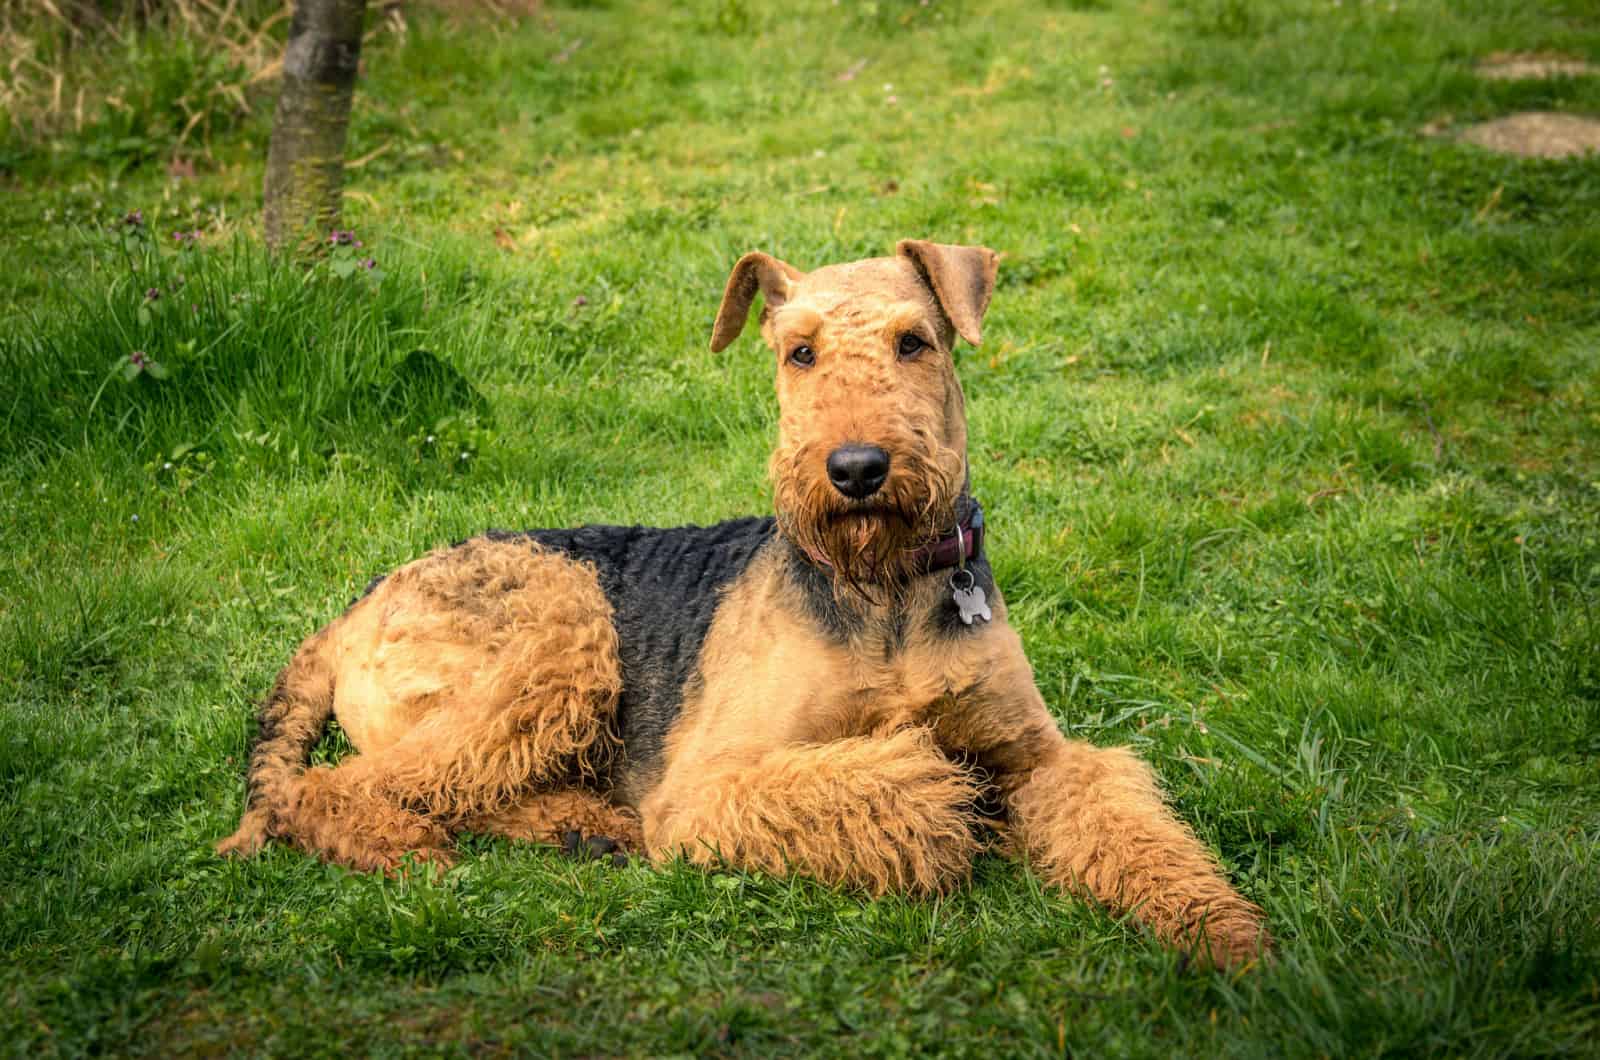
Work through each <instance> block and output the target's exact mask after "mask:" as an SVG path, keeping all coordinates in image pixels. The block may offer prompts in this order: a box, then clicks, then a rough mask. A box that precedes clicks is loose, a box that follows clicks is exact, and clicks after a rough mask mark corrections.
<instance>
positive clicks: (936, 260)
mask: <svg viewBox="0 0 1600 1060" xmlns="http://www.w3.org/2000/svg"><path fill="white" fill-rule="evenodd" d="M894 250H895V253H896V254H899V255H900V256H901V257H903V258H910V259H911V263H912V264H913V265H915V266H916V267H917V272H919V273H920V274H921V275H922V280H923V282H924V283H926V284H927V285H928V287H929V289H930V290H932V291H933V296H934V297H935V298H937V299H938V300H939V305H940V307H941V308H943V309H944V315H945V316H947V317H949V318H950V323H951V324H953V325H955V329H956V333H957V334H958V335H960V336H961V337H962V338H964V339H966V340H967V341H968V342H970V343H972V345H974V346H976V345H978V343H979V341H980V340H981V339H982V338H983V314H984V313H985V312H986V311H987V310H988V308H989V296H990V295H992V294H994V278H995V275H996V274H997V273H998V272H999V271H1000V255H998V254H996V253H995V252H994V251H992V250H990V249H989V248H988V247H958V246H951V245H950V244H948V243H929V242H926V241H924V240H921V239H902V240H901V241H900V242H899V243H897V244H896V245H895V248H894Z"/></svg>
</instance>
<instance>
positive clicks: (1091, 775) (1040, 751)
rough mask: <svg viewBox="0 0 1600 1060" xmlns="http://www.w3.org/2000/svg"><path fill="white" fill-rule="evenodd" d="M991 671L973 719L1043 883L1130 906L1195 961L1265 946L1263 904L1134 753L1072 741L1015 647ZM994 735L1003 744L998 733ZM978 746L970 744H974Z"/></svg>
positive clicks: (1018, 839)
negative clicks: (1175, 808) (1237, 881)
mask: <svg viewBox="0 0 1600 1060" xmlns="http://www.w3.org/2000/svg"><path fill="white" fill-rule="evenodd" d="M1007 656H1008V658H1007V659H1005V660H1003V661H1002V662H1000V663H999V664H997V665H996V667H995V669H994V670H993V671H991V672H992V673H994V674H995V675H996V676H997V677H1003V678H1004V679H1003V680H1000V681H999V682H996V683H991V684H990V686H989V692H990V694H989V695H985V696H984V697H983V698H984V699H986V700H987V702H986V703H985V705H984V706H983V707H982V708H981V709H980V710H979V711H978V712H977V714H976V716H974V715H968V719H967V725H968V726H971V727H972V728H971V731H972V732H974V733H976V732H977V731H979V730H980V727H981V731H983V733H984V738H983V739H981V740H978V741H972V742H977V743H979V744H980V745H981V746H986V747H987V750H983V751H981V752H980V754H979V755H978V757H979V759H980V760H981V761H983V762H984V764H985V765H986V766H988V767H989V769H990V770H991V771H992V773H993V775H994V779H995V782H996V784H997V786H998V788H999V791H1000V793H1001V795H1002V796H1003V798H1004V800H1005V805H1006V811H1007V818H1008V821H1007V829H1008V832H1009V838H1010V840H1011V845H1012V848H1013V850H1014V851H1015V852H1016V853H1018V854H1019V855H1022V856H1024V857H1026V858H1027V859H1028V861H1029V863H1030V864H1031V866H1032V867H1033V869H1034V871H1035V872H1037V873H1038V874H1039V875H1041V876H1042V877H1043V878H1044V879H1045V880H1046V881H1047V882H1049V883H1051V884H1053V885H1055V886H1058V887H1061V888H1063V889H1066V890H1068V891H1071V892H1072V893H1075V894H1079V895H1083V896H1085V897H1089V898H1093V899H1095V900H1097V901H1099V902H1100V903H1102V904H1103V905H1105V906H1106V907H1108V908H1109V909H1111V910H1112V911H1114V912H1117V913H1123V912H1131V913H1132V914H1133V915H1134V916H1135V917H1136V918H1138V919H1139V920H1141V921H1143V922H1144V923H1146V924H1148V925H1149V926H1150V927H1151V929H1152V930H1154V931H1155V933H1156V934H1157V935H1158V936H1160V937H1161V938H1162V939H1163V940H1165V941H1167V942H1168V943H1170V944H1172V945H1175V946H1178V947H1180V948H1182V949H1184V950H1185V951H1187V952H1190V953H1192V954H1194V955H1195V956H1196V957H1197V958H1199V959H1200V960H1202V961H1204V962H1207V963H1210V964H1213V965H1218V966H1223V967H1235V966H1239V965H1242V964H1245V963H1246V962H1249V961H1251V960H1254V959H1256V958H1258V957H1259V956H1260V955H1262V954H1263V953H1264V952H1265V951H1266V949H1267V948H1268V947H1269V946H1270V939H1269V936H1268V934H1267V930H1266V927H1265V925H1264V923H1263V920H1262V913H1261V910H1260V909H1258V908H1257V907H1256V906H1255V905H1253V904H1252V903H1250V902H1249V901H1247V900H1246V899H1245V898H1243V897H1242V896H1241V895H1240V894H1239V893H1238V892H1237V891H1235V890H1234V889H1233V887H1232V886H1230V885H1229V883H1228V881H1227V880H1226V879H1225V878H1224V877H1223V875H1222V871H1221V868H1220V866H1219V865H1218V864H1217V861H1216V859H1215V858H1214V857H1213V856H1212V854H1211V852H1210V851H1209V850H1208V849H1207V848H1206V847H1205V845H1204V844H1202V843H1201V842H1200V841H1199V840H1198V839H1197V838H1196V837H1195V835H1194V833H1193V832H1191V831H1190V830H1189V828H1188V826H1186V825H1185V824H1184V823H1183V822H1182V821H1180V820H1178V818H1177V817H1175V816H1174V815H1173V813H1172V811H1171V810H1170V809H1169V808H1168V807H1167V805H1166V803H1165V802H1164V801H1163V799H1162V797H1161V792H1160V789H1159V787H1158V785H1157V782H1156V779H1155V775H1154V774H1153V773H1152V772H1151V770H1150V767H1149V766H1147V765H1145V763H1144V762H1142V761H1140V760H1139V758H1137V757H1136V756H1135V755H1134V754H1133V752H1132V751H1130V750H1128V749H1127V748H1122V747H1109V748H1108V747H1095V746H1093V745H1091V744H1087V743H1083V742H1080V741H1074V740H1068V739H1066V738H1065V737H1064V736H1063V735H1062V734H1061V731H1060V730H1059V729H1058V728H1057V726H1056V722H1055V719H1054V718H1052V717H1051V716H1050V714H1049V712H1048V711H1047V710H1046V708H1045V705H1044V700H1043V699H1042V697H1040V695H1039V692H1038V690H1037V688H1035V686H1034V683H1033V675H1032V672H1031V670H1030V669H1029V667H1028V664H1027V660H1026V659H1025V658H1023V657H1022V654H1021V648H1020V645H1018V646H1017V648H1016V650H1015V652H1014V653H1010V652H1008V653H1007ZM997 737H998V740H996V738H997ZM970 744H971V742H969V746H970Z"/></svg>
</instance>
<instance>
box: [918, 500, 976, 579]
mask: <svg viewBox="0 0 1600 1060" xmlns="http://www.w3.org/2000/svg"><path fill="white" fill-rule="evenodd" d="M982 551H983V506H982V505H981V504H979V503H978V500H977V498H976V497H971V498H968V501H967V513H966V514H965V515H963V516H962V517H961V521H960V522H959V523H957V524H956V528H955V531H954V532H953V533H950V534H948V535H946V536H944V537H941V538H940V539H939V540H937V541H935V542H934V543H933V544H931V545H923V546H922V547H921V548H919V549H917V551H916V552H914V553H913V554H912V558H913V562H914V563H915V564H916V567H917V570H919V571H921V572H922V573H923V574H927V573H928V572H929V571H936V570H944V569H945V568H946V567H964V566H966V565H967V564H968V563H971V562H972V561H973V560H975V559H977V558H978V556H979V555H980V554H981V553H982Z"/></svg>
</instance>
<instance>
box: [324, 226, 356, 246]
mask: <svg viewBox="0 0 1600 1060" xmlns="http://www.w3.org/2000/svg"><path fill="white" fill-rule="evenodd" d="M328 242H329V243H331V244H333V245H334V246H336V247H359V246H360V245H361V240H359V239H357V238H356V234H355V233H354V232H352V231H350V230H349V229H347V228H335V229H334V230H333V231H332V232H330V233H328Z"/></svg>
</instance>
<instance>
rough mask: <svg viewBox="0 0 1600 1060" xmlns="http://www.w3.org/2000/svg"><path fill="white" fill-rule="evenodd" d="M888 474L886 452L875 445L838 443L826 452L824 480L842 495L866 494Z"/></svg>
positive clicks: (873, 491)
mask: <svg viewBox="0 0 1600 1060" xmlns="http://www.w3.org/2000/svg"><path fill="white" fill-rule="evenodd" d="M888 477H889V454H888V453H886V452H884V451H883V450H882V449H879V448H878V447H877V446H875V445H841V446H840V447H839V448H837V449H835V450H834V451H833V452H831V453H829V454H828V481H829V482H832V483H833V488H834V489H836V490H838V491H839V492H840V493H842V494H844V495H845V496H846V497H852V498H854V499H856V500H858V501H859V500H862V499H863V498H866V497H870V496H872V495H873V494H874V493H877V492H878V489H879V488H880V487H881V486H882V485H883V480H884V479H886V478H888Z"/></svg>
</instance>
